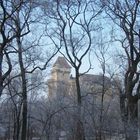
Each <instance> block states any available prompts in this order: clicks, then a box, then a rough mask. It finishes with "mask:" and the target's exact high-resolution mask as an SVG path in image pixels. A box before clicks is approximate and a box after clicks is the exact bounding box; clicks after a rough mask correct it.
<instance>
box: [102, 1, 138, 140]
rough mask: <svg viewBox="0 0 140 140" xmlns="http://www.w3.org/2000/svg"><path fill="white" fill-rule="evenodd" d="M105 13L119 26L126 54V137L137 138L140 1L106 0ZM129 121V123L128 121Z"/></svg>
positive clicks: (124, 94)
mask: <svg viewBox="0 0 140 140" xmlns="http://www.w3.org/2000/svg"><path fill="white" fill-rule="evenodd" d="M103 4H104V5H106V13H107V14H108V15H109V17H110V18H111V19H112V20H113V22H114V23H115V24H116V25H118V26H119V27H120V32H121V33H123V35H124V36H123V37H124V38H123V39H118V40H119V41H120V42H121V45H122V47H123V49H124V51H125V53H126V56H127V69H126V72H125V78H124V93H123V95H122V97H123V96H124V98H123V99H125V100H127V110H128V112H127V114H126V117H125V121H126V122H127V125H128V127H127V128H128V131H127V135H126V139H131V140H132V139H134V140H135V139H137V134H136V133H137V129H136V128H137V123H136V122H137V101H138V95H139V88H140V84H139V75H140V73H139V62H140V49H139V45H138V42H136V40H138V38H139V32H138V21H139V17H140V9H139V7H140V6H139V5H140V1H139V0H135V1H128V0H124V1H120V0H115V1H112V0H106V1H104V2H103ZM129 122H130V123H129Z"/></svg>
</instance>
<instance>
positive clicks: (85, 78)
mask: <svg viewBox="0 0 140 140" xmlns="http://www.w3.org/2000/svg"><path fill="white" fill-rule="evenodd" d="M80 80H81V82H88V83H89V84H93V83H94V84H99V85H102V82H103V76H102V75H93V74H84V75H82V76H81V77H80ZM104 82H105V85H108V84H110V82H111V81H110V79H109V78H108V77H106V76H105V77H104Z"/></svg>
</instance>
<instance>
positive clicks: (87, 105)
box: [47, 57, 121, 139]
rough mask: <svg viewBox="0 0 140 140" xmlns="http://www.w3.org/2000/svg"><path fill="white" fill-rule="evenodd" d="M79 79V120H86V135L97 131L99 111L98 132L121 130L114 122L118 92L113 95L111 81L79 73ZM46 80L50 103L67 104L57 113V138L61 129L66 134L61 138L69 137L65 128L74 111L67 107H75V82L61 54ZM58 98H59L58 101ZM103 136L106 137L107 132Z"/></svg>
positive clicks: (118, 115) (117, 111)
mask: <svg viewBox="0 0 140 140" xmlns="http://www.w3.org/2000/svg"><path fill="white" fill-rule="evenodd" d="M79 80H80V88H81V96H82V97H83V98H82V108H83V109H82V110H83V120H82V121H83V122H86V123H84V127H85V130H86V132H85V134H86V135H87V137H89V136H88V135H92V134H93V132H94V133H95V134H93V136H94V135H96V132H98V131H99V130H100V129H99V127H100V125H99V124H100V119H99V118H100V115H101V114H100V113H101V111H102V115H103V116H102V117H103V119H104V122H102V131H103V132H105V133H106V132H107V133H108V132H110V131H113V133H114V132H115V135H116V132H117V131H116V130H121V129H120V127H121V126H119V125H118V124H119V123H118V122H119V121H120V109H119V95H118V94H117V93H118V91H117V89H116V87H115V86H114V84H113V82H112V81H111V80H110V78H108V77H106V76H103V75H93V74H83V75H81V76H80V79H79ZM47 83H48V95H49V97H50V99H53V100H52V102H53V103H54V104H55V105H56V106H57V107H58V108H59V106H60V108H62V106H66V107H67V110H66V111H64V112H63V111H62V112H63V113H60V115H58V116H57V119H58V122H59V123H58V126H57V128H56V132H57V134H58V137H59V138H60V139H61V138H62V137H63V136H61V132H65V134H66V135H67V136H64V137H69V136H72V132H70V131H69V129H68V128H71V129H73V128H74V120H75V119H74V116H76V114H75V113H76V112H75V111H74V108H73V109H71V106H75V104H74V103H75V102H74V100H75V97H76V85H75V78H74V77H72V76H71V66H70V65H69V64H68V62H67V61H66V59H65V58H64V57H58V58H57V60H56V61H55V63H54V64H53V67H52V71H51V77H50V79H49V80H48V82H47ZM65 97H66V98H65ZM69 99H70V100H69ZM71 99H72V100H71ZM59 101H61V102H60V104H59ZM69 107H70V108H69ZM114 108H115V109H114ZM87 110H88V112H87ZM65 113H66V114H65ZM90 113H91V114H90ZM62 114H63V115H62ZM67 114H69V117H70V116H71V117H70V118H69V120H67V117H65V116H66V115H67ZM55 119H56V118H55ZM92 119H94V121H95V124H94V123H93V125H89V124H91V122H92ZM61 120H63V121H61ZM55 124H56V123H55ZM110 124H112V125H110ZM91 130H92V131H91ZM105 135H106V134H105ZM115 135H114V134H113V136H112V137H113V138H114V137H115V138H117V136H115ZM117 135H118V134H117ZM106 137H108V134H107V135H106ZM54 139H55V138H54ZM70 139H72V138H70ZM92 139H93V137H92Z"/></svg>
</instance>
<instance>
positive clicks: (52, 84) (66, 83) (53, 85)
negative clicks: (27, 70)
mask: <svg viewBox="0 0 140 140" xmlns="http://www.w3.org/2000/svg"><path fill="white" fill-rule="evenodd" d="M103 78H104V79H103ZM79 80H80V84H81V88H82V93H83V92H86V93H89V94H90V93H92V92H94V94H95V90H96V92H97V90H99V89H100V90H101V86H102V84H103V80H104V84H105V88H106V90H108V89H109V88H110V86H111V81H110V79H109V78H108V77H106V76H105V77H103V76H102V75H93V74H83V75H81V76H80V79H79ZM67 88H68V89H67ZM48 89H49V96H57V94H59V93H58V92H61V90H62V89H63V91H64V90H65V91H67V94H69V95H70V94H74V92H75V91H74V90H75V78H74V77H72V75H71V66H70V65H69V64H68V62H67V61H66V59H65V58H64V57H58V58H57V60H56V62H55V63H54V64H53V67H52V71H51V78H50V79H49V80H48ZM68 90H69V91H68ZM98 93H99V91H98ZM83 94H84V93H83Z"/></svg>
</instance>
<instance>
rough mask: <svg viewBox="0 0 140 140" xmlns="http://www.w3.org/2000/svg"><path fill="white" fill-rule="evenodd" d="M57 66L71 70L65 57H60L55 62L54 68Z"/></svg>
mask: <svg viewBox="0 0 140 140" xmlns="http://www.w3.org/2000/svg"><path fill="white" fill-rule="evenodd" d="M55 66H57V67H59V68H67V69H70V68H71V66H70V65H69V64H68V62H67V61H66V59H65V58H64V57H60V56H59V57H58V58H57V60H56V61H55V63H54V65H53V67H55Z"/></svg>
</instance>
